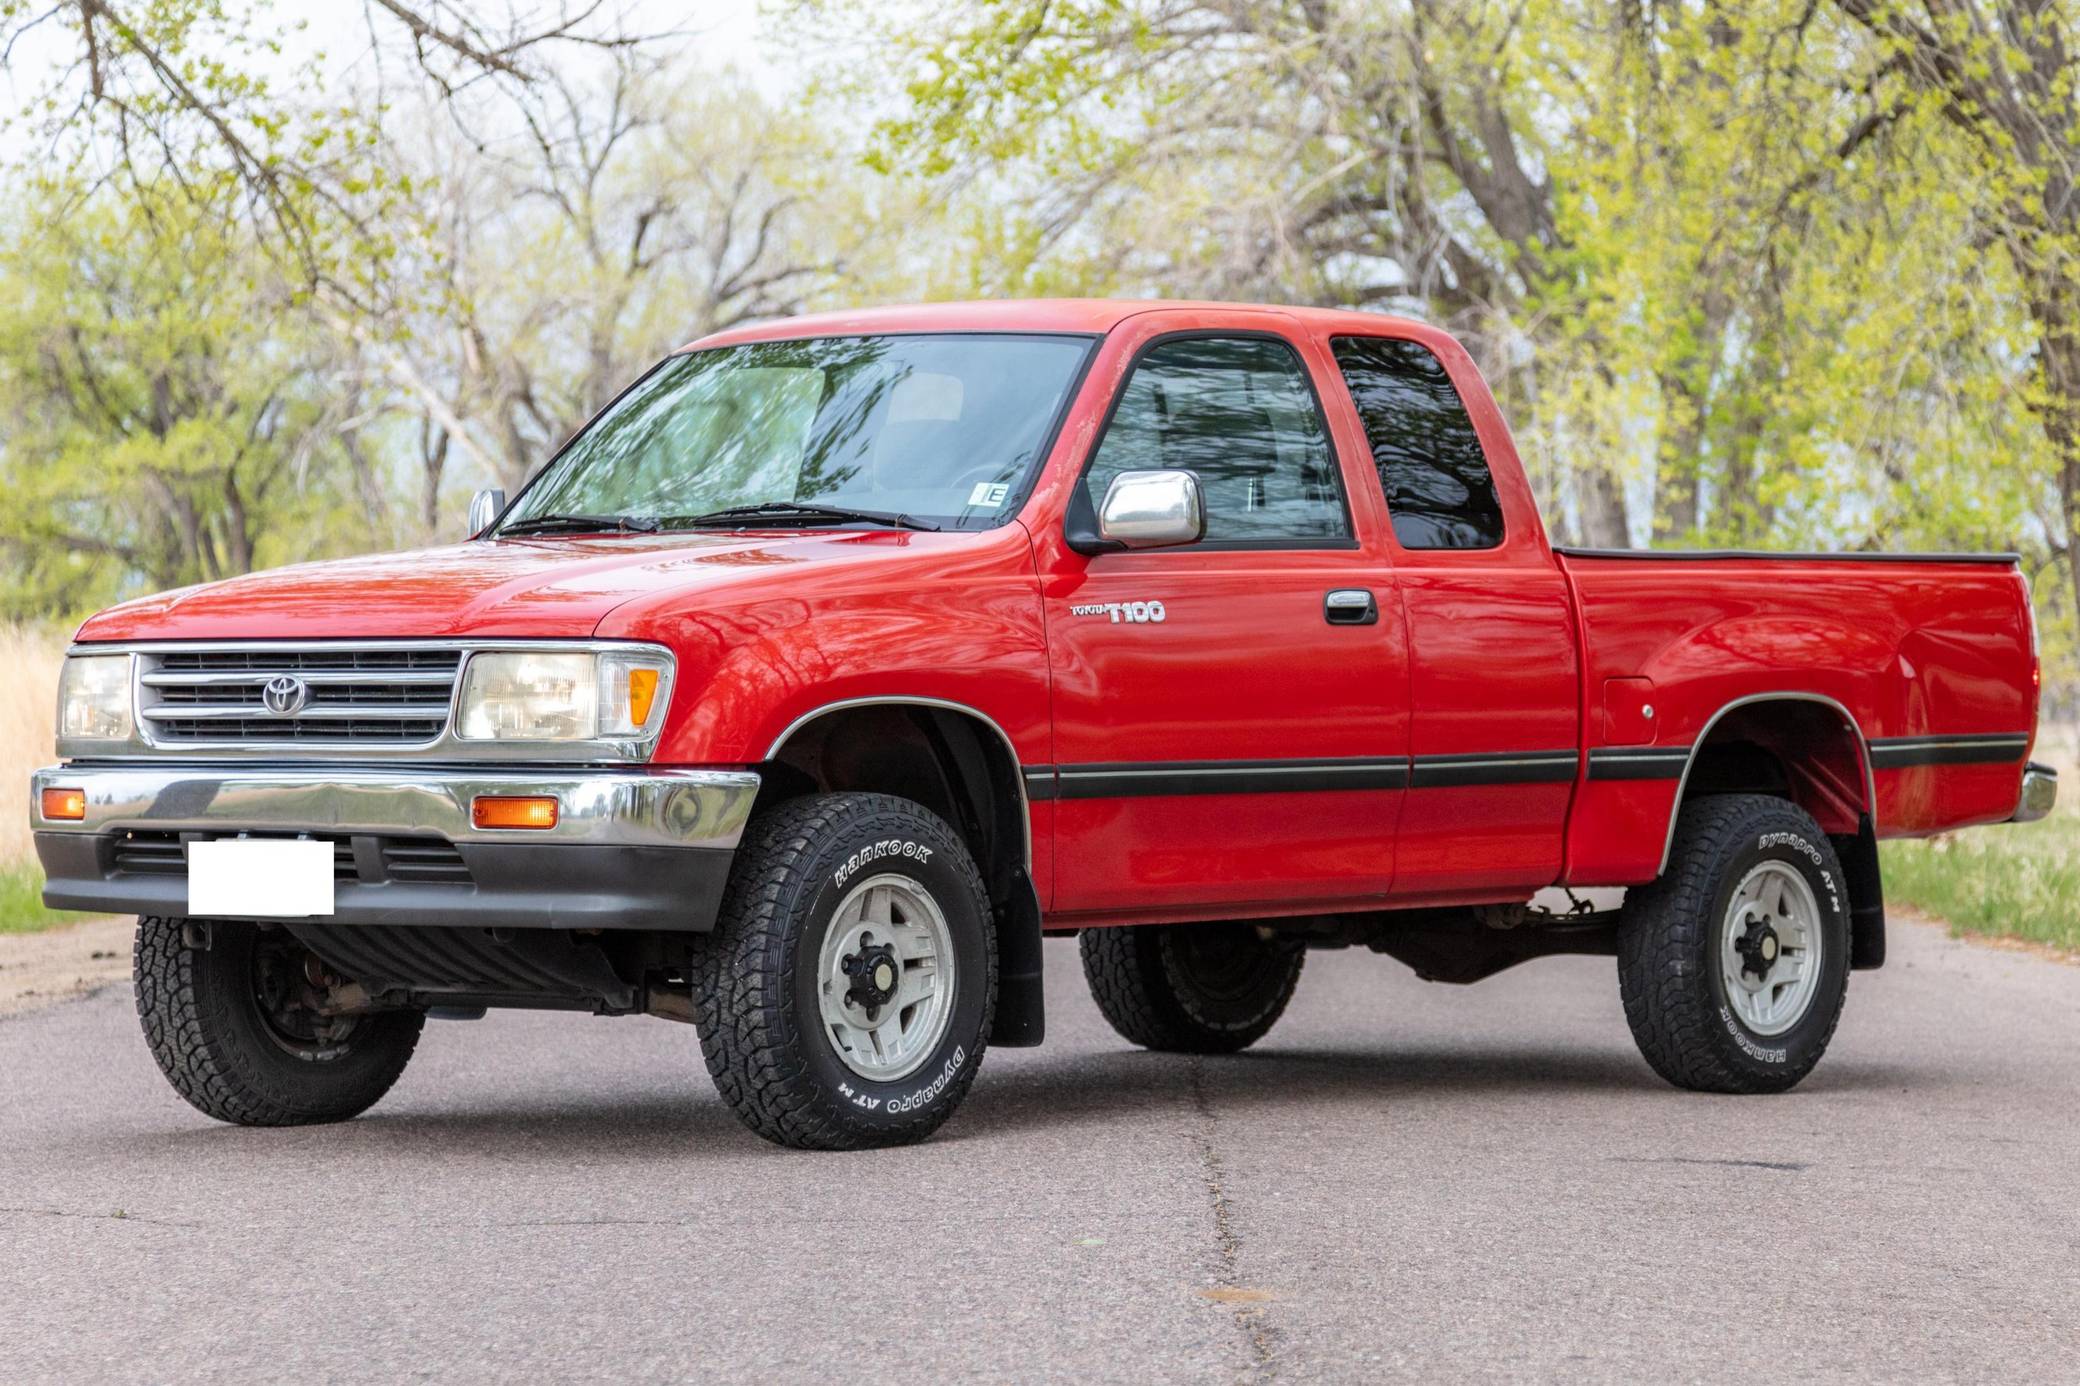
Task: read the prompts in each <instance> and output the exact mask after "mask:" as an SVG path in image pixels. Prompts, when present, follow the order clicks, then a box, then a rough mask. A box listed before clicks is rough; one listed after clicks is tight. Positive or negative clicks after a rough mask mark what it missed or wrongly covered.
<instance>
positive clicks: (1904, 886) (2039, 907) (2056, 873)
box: [1882, 811, 2080, 951]
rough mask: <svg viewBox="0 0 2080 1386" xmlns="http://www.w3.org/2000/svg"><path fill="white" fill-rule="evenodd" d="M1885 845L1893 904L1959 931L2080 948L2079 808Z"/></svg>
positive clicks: (1887, 895) (1887, 891)
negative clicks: (2031, 819)
mask: <svg viewBox="0 0 2080 1386" xmlns="http://www.w3.org/2000/svg"><path fill="white" fill-rule="evenodd" d="M1882 851H1883V853H1884V862H1885V901H1886V903H1887V904H1893V903H1898V904H1902V905H1911V906H1913V907H1914V908H1916V909H1919V910H1922V911H1924V912H1926V913H1928V914H1932V915H1935V916H1936V917H1937V918H1939V919H1945V920H1948V921H1949V922H1950V926H1951V929H1952V931H1953V932H1955V933H1960V934H1992V935H2001V936H2005V937H2008V938H2020V939H2028V940H2030V941H2031V942H2034V943H2045V944H2050V945H2051V946H2053V947H2055V948H2065V949H2071V950H2074V951H2080V814H2075V813H2072V812H2070V811H2067V812H2060V813H2054V814H2053V815H2052V816H2051V817H2049V818H2046V819H2044V820H2043V821H2041V822H2037V823H2021V824H2008V825H2003V826H2000V827H1990V828H1974V829H1972V830H1970V831H1968V832H1962V833H1956V834H1953V835H1951V836H1948V837H1939V838H1932V839H1930V840H1929V841H1927V842H1888V843H1886V844H1885V845H1884V847H1883V849H1882Z"/></svg>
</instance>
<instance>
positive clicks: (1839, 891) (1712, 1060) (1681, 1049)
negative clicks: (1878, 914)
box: [1618, 794, 1849, 1093]
mask: <svg viewBox="0 0 2080 1386" xmlns="http://www.w3.org/2000/svg"><path fill="white" fill-rule="evenodd" d="M1848 988H1849V900H1848V889H1847V885H1846V882H1845V878H1844V876H1843V875H1842V866H1841V863H1840V862H1839V861H1838V860H1836V858H1835V853H1834V847H1833V845H1832V844H1830V843H1829V842H1828V840H1827V835H1826V834H1825V833H1823V832H1821V831H1820V826H1819V825H1818V824H1817V823H1815V822H1814V821H1813V819H1812V817H1811V816H1810V815H1809V814H1807V813H1806V812H1805V810H1803V809H1801V808H1799V807H1798V806H1797V805H1795V804H1791V803H1787V802H1786V801H1784V800H1782V799H1776V798H1771V797H1768V796H1766V795H1760V794H1715V795H1708V796H1705V797H1701V798H1699V799H1696V800H1694V801H1692V802H1691V803H1688V804H1686V805H1684V806H1683V811H1682V814H1681V816H1680V817H1679V818H1678V819H1677V820H1676V834H1675V844H1674V850H1673V851H1672V852H1671V853H1670V855H1669V863H1668V870H1667V871H1666V872H1664V873H1663V874H1662V876H1661V879H1659V880H1657V881H1655V882H1653V883H1652V884H1651V885H1647V886H1642V887H1640V888H1638V889H1636V890H1633V891H1631V892H1630V893H1629V894H1628V895H1627V896H1626V898H1625V908H1624V914H1623V916H1622V919H1621V921H1620V924H1619V929H1618V990H1619V992H1620V994H1621V995H1622V996H1623V998H1624V1001H1625V1019H1626V1021H1627V1022H1628V1023H1629V1024H1630V1025H1631V1027H1632V1035H1633V1038H1634V1039H1635V1040H1636V1041H1637V1042H1638V1043H1639V1048H1640V1053H1641V1054H1643V1055H1645V1056H1646V1060H1647V1062H1648V1063H1649V1064H1651V1065H1652V1066H1653V1068H1654V1071H1655V1072H1657V1073H1659V1074H1660V1075H1661V1076H1662V1077H1664V1078H1666V1079H1667V1080H1668V1081H1669V1082H1671V1083H1674V1084H1675V1085H1676V1086H1678V1087H1683V1088H1691V1089H1695V1090H1696V1091H1699V1092H1724V1093H1762V1092H1782V1091H1784V1090H1785V1089H1786V1088H1789V1087H1791V1086H1792V1085H1793V1084H1795V1083H1797V1082H1798V1081H1799V1079H1801V1078H1803V1077H1805V1076H1806V1074H1807V1073H1809V1072H1811V1071H1812V1068H1813V1065H1815V1064H1817V1063H1818V1062H1820V1056H1821V1055H1822V1054H1823V1053H1825V1052H1826V1050H1827V1043H1828V1041H1829V1040H1830V1039H1831V1038H1832V1037H1833V1036H1834V1027H1835V1022H1836V1021H1838V1020H1839V1019H1840V1018H1841V1014H1842V1002H1843V999H1844V998H1845V997H1846V996H1847V994H1848Z"/></svg>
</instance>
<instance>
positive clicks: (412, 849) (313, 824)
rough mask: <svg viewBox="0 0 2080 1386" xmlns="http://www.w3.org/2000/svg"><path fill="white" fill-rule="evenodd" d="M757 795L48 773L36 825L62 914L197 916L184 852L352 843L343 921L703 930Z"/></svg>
mask: <svg viewBox="0 0 2080 1386" xmlns="http://www.w3.org/2000/svg"><path fill="white" fill-rule="evenodd" d="M758 784H759V779H758V776H757V775H756V774H753V773H751V772H748V771H734V770H578V769H554V770H540V771H533V770H512V769H493V770H486V769H475V768H462V769H437V768H435V767H431V766H412V767H409V768H374V767H360V766H355V767H342V766H304V767H294V768H276V769H264V768H251V769H248V768H246V767H243V766H237V767H227V766H222V765H188V766H161V765H139V764H134V763H133V764H106V765H96V764H91V763H78V764H73V765H66V766H59V767H55V768H53V769H49V770H41V771H38V772H37V773H36V775H35V776H34V778H33V782H32V784H31V787H30V816H31V820H32V823H33V826H34V828H35V830H36V850H37V855H38V856H39V857H40V858H41V859H42V862H43V868H44V874H45V877H46V885H45V887H44V902H45V903H46V904H47V905H49V906H51V907H52V908H55V909H74V910H94V911H101V912H105V913H117V914H166V915H184V914H186V913H187V903H188V901H187V875H186V870H185V864H184V861H183V853H184V850H185V848H184V846H183V844H185V843H186V842H187V841H190V840H194V839H196V838H212V837H225V836H238V835H241V834H248V835H256V836H295V837H315V838H322V839H325V840H328V841H331V842H332V843H334V844H335V845H334V863H335V870H334V886H333V897H334V912H333V913H332V914H331V915H329V916H326V921H325V922H329V923H334V924H417V925H445V926H458V925H461V926H469V925H478V926H484V927H493V926H498V927H506V928H550V929H670V930H682V931H687V930H691V931H699V930H706V929H710V928H712V927H714V922H715V913H716V910H717V908H718V907H719V905H720V903H721V898H722V889H723V885H724V883H725V882H726V881H727V879H728V875H729V866H730V861H731V859H732V857H733V856H734V853H735V849H736V846H737V841H738V839H739V838H740V837H741V836H742V834H743V830H744V824H745V822H746V820H747V819H748V818H749V817H750V814H751V805H752V801H753V800H754V799H755V798H756V796H757V793H758ZM57 788H63V789H76V790H79V791H81V792H82V793H83V794H84V796H85V799H86V813H85V817H84V818H82V819H79V820H73V821H56V820H51V819H47V818H45V817H44V816H43V814H42V791H43V790H44V789H57ZM479 795H552V796H554V797H555V798H556V800H557V803H558V815H557V823H556V825H555V826H554V827H552V828H547V829H506V830H484V829H479V828H476V827H475V826H473V825H472V823H471V812H470V805H471V802H472V801H473V800H474V799H475V798H477V797H478V796H479ZM449 849H452V850H449Z"/></svg>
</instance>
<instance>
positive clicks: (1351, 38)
mask: <svg viewBox="0 0 2080 1386" xmlns="http://www.w3.org/2000/svg"><path fill="white" fill-rule="evenodd" d="M801 8H804V7H798V10H799V9H801ZM805 8H806V9H807V11H808V12H809V13H811V14H814V15H815V16H816V19H817V22H818V23H820V24H828V23H829V22H830V21H831V19H832V15H833V12H834V11H838V10H842V9H844V8H846V7H842V6H835V5H831V4H828V3H825V4H820V5H811V6H807V7H805ZM1922 10H1923V7H1922V6H1920V5H1908V4H1905V3H1899V4H1890V5H1887V4H1879V3H1876V0H1873V3H1870V4H1863V3H1859V0H1837V3H1835V4H1831V5H1830V4H1821V5H1816V4H1813V3H1810V0H1756V3H1751V4H1744V5H1739V6H1734V5H1729V4H1724V3H1719V0H1697V2H1696V3H1686V4H1675V5H1657V6H1638V5H1632V4H1620V3H1612V0H1547V3H1540V4H1531V5H1523V4H1513V3H1502V0H1469V2H1468V3H1464V4H1445V3H1441V2H1440V0H1384V3H1380V2H1376V0H1249V3H1243V4H1226V3H1213V2H1212V0H1052V2H1051V3H1044V4H1043V3H1034V0H984V2H983V3H980V4H966V3H961V4H953V3H947V4H935V5H929V6H927V7H926V9H925V11H924V12H923V13H922V14H921V15H920V17H919V18H918V21H917V23H916V24H915V25H914V26H912V27H911V28H910V29H908V30H907V31H906V32H903V33H899V34H897V35H894V36H892V37H884V38H882V39H880V40H879V46H880V51H881V52H882V53H884V54H885V55H886V57H887V65H888V67H889V68H890V69H891V70H892V71H893V72H894V73H895V74H896V75H895V78H894V80H893V81H892V82H891V83H890V84H888V86H887V87H886V88H883V89H882V90H880V91H879V92H878V93H877V95H878V97H879V99H880V100H881V101H882V102H883V103H894V106H895V113H894V114H893V115H891V116H890V117H889V118H887V119H885V120H884V121H883V122H882V123H881V125H880V126H879V128H878V132H877V138H876V144H875V146H874V154H873V157H874V160H875V162H876V163H877V165H879V166H882V167H887V168H892V169H897V170H908V171H909V172H911V173H912V174H914V175H915V176H919V177H925V178H944V179H951V180H955V181H956V182H957V185H958V186H960V187H962V188H963V189H981V190H982V193H981V198H982V200H983V201H984V202H985V203H986V204H987V205H989V206H990V208H991V222H990V225H991V226H992V227H993V228H994V229H995V230H996V232H997V234H996V235H995V237H994V239H993V240H978V243H977V244H978V249H984V250H986V251H988V252H991V253H994V254H996V255H997V256H999V257H1001V261H1002V265H1003V268H1002V271H1001V272H1000V273H999V274H997V275H996V276H994V277H993V278H992V279H990V280H988V281H986V282H987V287H988V288H990V289H992V290H994V291H1018V290H1021V289H1023V288H1024V286H1025V285H1027V284H1029V283H1032V282H1036V281H1046V282H1052V283H1056V284H1066V285H1068V286H1071V287H1072V288H1073V287H1087V288H1089V289H1092V290H1095V291H1099V292H1115V291H1120V290H1126V291H1135V290H1139V291H1143V292H1147V291H1151V290H1153V291H1155V292H1159V293H1185V294H1198V293H1204V294H1208V295H1209V296H1219V297H1233V296H1249V297H1262V298H1271V299H1290V300H1299V301H1307V302H1319V303H1325V304H1335V305H1356V306H1367V307H1380V308H1387V309H1392V310H1398V311H1403V312H1410V313H1413V314H1417V315H1420V316H1423V317H1426V318H1429V319H1431V320H1433V321H1439V322H1442V323H1444V324H1445V325H1447V326H1451V327H1453V328H1455V329H1456V330H1458V331H1459V332H1460V333H1461V335H1462V336H1464V337H1466V338H1467V339H1468V341H1469V344H1470V345H1471V346H1472V347H1473V349H1474V351H1475V354H1476V356H1477V357H1479V358H1480V359H1481V361H1482V364H1483V366H1484V368H1485V369H1486V370H1487V372H1488V374H1489V377H1490V380H1491V382H1492V383H1493V384H1494V385H1495V387H1496V390H1497V393H1498V395H1499V396H1500V398H1501V399H1502V401H1503V403H1504V405H1505V408H1506V409H1507V410H1508V411H1509V412H1510V413H1511V415H1512V418H1513V423H1514V424H1515V426H1516V431H1517V434H1518V440H1519V444H1520V448H1521V449H1522V451H1523V453H1524V456H1525V459H1526V462H1527V465H1528V466H1529V467H1530V469H1531V472H1532V475H1533V479H1534V482H1535V484H1537V485H1538V487H1539V489H1540V491H1541V497H1542V500H1543V501H1544V502H1545V505H1546V508H1547V511H1548V515H1549V518H1550V519H1551V520H1552V521H1553V522H1554V523H1555V524H1556V526H1557V527H1558V528H1559V529H1560V530H1561V531H1562V532H1563V533H1564V534H1567V535H1569V536H1570V537H1575V538H1590V539H1596V540H1599V541H1603V542H1626V541H1627V540H1630V541H1633V542H1638V541H1640V540H1643V539H1647V538H1649V537H1651V538H1652V539H1654V540H1656V541H1662V542H1669V543H1690V544H1698V543H1702V544H1721V543H1735V544H1757V545H1764V546H1767V545H1777V546H1783V547H1808V546H1827V547H1846V548H1881V549H1882V548H1906V547H1929V548H1938V549H1940V548H1995V549H2007V548H2017V547H2019V548H2022V549H2023V550H2025V552H2026V553H2027V555H2028V558H2029V566H2030V568H2031V570H2032V571H2033V572H2034V573H2035V574H2036V575H2037V577H2038V581H2037V583H2036V587H2035V590H2036V595H2037V600H2038V607H2039V613H2040V618H2041V623H2042V625H2043V627H2044V630H2045V636H2046V647H2047V652H2048V653H2049V655H2050V656H2051V658H2052V659H2053V661H2054V663H2053V665H2052V668H2053V672H2054V674H2055V675H2056V676H2057V677H2058V678H2059V680H2060V681H2061V682H2062V683H2063V684H2065V685H2066V686H2071V685H2072V684H2073V682H2074V680H2075V678H2076V676H2080V662H2076V660H2075V657H2074V652H2075V649H2076V644H2080V630H2076V625H2075V606H2076V602H2080V551H2076V549H2075V546H2074V545H2073V543H2072V539H2071V535H2072V532H2073V521H2072V517H2071V516H2070V515H2069V514H2068V513H2067V512H2068V510H2069V509H2070V508H2071V505H2072V503H2073V500H2074V497H2075V496H2076V495H2080V443H2069V442H2064V441H2062V440H2061V432H2060V428H2061V422H2060V421H2061V419H2063V418H2066V417H2068V416H2070V417H2072V418H2073V420H2074V423H2075V425H2076V427H2080V367H2076V374H2075V376H2074V378H2073V379H2071V380H2070V381H2062V380H2061V379H2060V378H2059V377H2058V376H2057V374H2056V372H2055V371H2053V370H2052V369H2051V368H2050V366H2049V365H2048V364H2047V363H2049V362H2050V361H2051V360H2052V359H2053V357H2054V356H2055V355H2056V352H2057V349H2058V347H2059V344H2060V342H2061V341H2062V337H2061V335H2060V334H2061V331H2062V330H2063V329H2060V328H2059V327H2058V326H2057V322H2056V316H2057V313H2058V311H2059V309H2060V305H2059V303H2058V302H2056V301H2054V300H2055V299H2056V295H2053V294H2047V292H2046V290H2045V288H2044V284H2045V281H2046V278H2047V275H2050V274H2051V272H2052V271H2053V270H2054V269H2056V268H2057V267H2059V266H2069V265H2071V264H2073V263H2075V262H2076V261H2075V257H2074V256H2073V247H2072V245H2071V244H2070V243H2069V242H2067V241H2066V240H2063V239H2061V236H2060V234H2055V233H2054V232H2053V231H2051V230H2047V229H2046V226H2045V216H2044V209H2045V208H2046V207H2048V206H2049V205H2051V202H2052V201H2053V200H2054V199H2055V195H2057V194H2059V191H2060V189H2061V188H2064V189H2067V190H2070V188H2071V176H2070V172H2068V173H2066V174H2063V175H2061V174H2059V173H2058V172H2057V170H2058V169H2060V168H2061V167H2065V168H2067V169H2068V170H2070V167H2071V165H2072V163H2073V162H2075V159H2074V157H2073V156H2074V151H2075V150H2080V140H2076V134H2080V132H2076V130H2075V129H2074V128H2073V122H2072V118H2071V117H2072V110H2071V97H2072V87H2073V83H2074V76H2073V65H2072V64H2064V65H2063V66H2062V67H2061V66H2060V64H2059V63H2058V62H2057V61H2055V60H2054V59H2055V57H2056V55H2055V54H2054V55H2052V56H2051V57H2046V56H2045V45H2047V44H2051V43H2053V42H2066V41H2069V40H2070V38H2071V32H2072V28H2073V17H2072V7H2071V5H2070V4H2069V3H2062V4H2054V5H2050V6H2047V7H2043V8H2042V9H2041V11H2037V10H2035V9H2033V8H2032V7H2028V6H2019V5H2009V4H2005V3H2001V0H1975V3H1972V4H1965V5H1960V6H1956V7H1943V13H1944V15H1945V18H1944V19H1943V21H1942V24H1941V25H1940V26H1939V29H1940V35H1939V37H1941V38H1942V39H1943V40H1944V41H1947V42H1952V43H1954V44H1955V45H1957V46H1958V50H1959V52H1960V53H1961V54H1962V55H1963V56H1962V57H1961V58H1960V59H1959V65H1960V66H1961V67H1962V68H1963V69H1964V70H1965V71H1966V72H1968V73H1982V74H1987V75H1986V77H1985V82H1986V85H1985V88H1984V93H1985V95H1984V101H1985V103H1986V104H1987V105H1989V106H1992V105H1995V104H1997V102H1996V97H1997V96H1998V97H1999V98H2000V99H2001V100H2008V99H2009V97H2010V96H2012V98H2013V100H2012V101H2010V104H2013V102H2015V101H2019V102H2021V103H2023V104H2024V105H2025V106H2029V110H2028V111H2027V112H2025V114H2026V115H2029V116H2030V118H2031V119H2034V120H2036V124H2035V125H2034V126H2029V125H2027V124H2025V125H2024V126H2023V127H2022V128H2023V129H2024V131H2025V135H2024V137H2022V138H2014V137H2011V136H2010V135H2009V134H2008V133H2006V132H2007V131H2008V128H2009V127H2008V126H2006V125H2003V124H2001V123H2000V122H1999V121H1990V122H1989V121H1985V120H1978V119H1975V118H1972V117H1969V116H1968V115H1967V114H1966V113H1964V112H1961V110H1960V104H1959V101H1958V99H1957V92H1956V91H1955V90H1952V89H1951V88H1948V87H1945V86H1943V84H1942V82H1940V81H1938V80H1936V79H1935V77H1933V76H1930V75H1929V74H1931V73H1941V72H1945V71H1948V69H1947V68H1945V67H1943V65H1942V64H1941V63H1940V62H1937V61H1935V60H1932V59H1929V58H1928V56H1927V54H1925V53H1922V52H1920V51H1919V50H1916V49H1915V48H1914V46H1913V45H1914V44H1915V43H1916V42H1918V41H1919V40H1918V39H1916V38H1915V37H1914V35H1915V34H1918V32H1919V31H1918V30H1914V29H1913V28H1912V26H1911V24H1906V21H1907V20H1909V19H1911V18H1913V17H1914V16H1918V15H1920V14H1921V13H1922ZM1996 11H1997V12H1998V14H1999V18H2000V20H2001V21H2002V22H1994V21H1993V20H1992V19H1989V18H1988V16H1989V15H1990V14H1992V13H1993V12H1996ZM2011 12H2013V13H2011ZM2011 18H2012V19H2014V20H2015V22H2014V23H2012V24H2010V23H2006V21H2007V20H2008V19H2011ZM1902 24H1906V27H1905V28H1901V27H1900V25H1902ZM862 41H866V42H870V43H871V42H874V41H875V40H873V39H872V38H871V37H866V36H863V38H862ZM2059 51H2061V52H2062V51H2063V50H2059ZM2032 63H2034V64H2035V67H2034V68H2033V67H2032ZM2038 70H2054V71H2058V72H2061V73H2062V76H2060V77H2058V78H2057V79H2055V80H2054V81H2052V82H2051V84H2050V87H2049V88H2048V89H2047V90H2046V91H2044V92H2041V93H2037V94H2035V95H2032V94H2031V92H2032V89H2031V88H2030V86H2029V79H2030V76H2031V73H2032V72H2034V71H2038ZM2031 102H2034V103H2035V104H2034V105H2030V104H2029V103H2031ZM2061 102H2063V103H2064V104H2063V105H2062V106H2061V105H2060V103H2061ZM2002 109H2003V110H2005V109H2006V108H2005V107H2002ZM2031 131H2034V132H2035V133H2034V134H2032V133H2030V132H2031ZM2032 141H2034V143H2032ZM2060 151H2063V153H2061V152H2060ZM2061 159H2065V160H2066V163H2065V164H2064V165H2061V163H2060V160H2061ZM2061 178H2063V180H2064V181H2063V182H2061V181H2060V180H2061ZM2058 205H2059V206H2061V207H2064V206H2068V205H2070V206H2072V207H2074V208H2076V209H2080V197H2073V196H2066V197H2065V198H2064V200H2063V201H2062V202H2059V203H2058ZM2068 279H2069V280H2070V281H2072V287H2073V294H2072V297H2073V298H2074V299H2075V301H2076V302H2075V304H2074V305H2072V306H2074V307H2076V309H2080V279H2075V278H2074V277H2073V276H2072V275H2071V273H2070V271H2068ZM2073 340H2074V342H2075V344H2076V357H2080V327H2076V328H2075V329H2073Z"/></svg>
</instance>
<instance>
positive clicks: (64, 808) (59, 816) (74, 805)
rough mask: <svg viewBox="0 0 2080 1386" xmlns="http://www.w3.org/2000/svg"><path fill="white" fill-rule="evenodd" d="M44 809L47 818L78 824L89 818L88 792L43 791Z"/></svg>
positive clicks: (72, 790)
mask: <svg viewBox="0 0 2080 1386" xmlns="http://www.w3.org/2000/svg"><path fill="white" fill-rule="evenodd" d="M42 807H43V816H44V817H45V818H50V819H56V820H59V821H65V822H73V823H77V822H79V821H80V820H81V819H82V818H85V817H86V816H87V791H86V790H84V789H46V790H44V791H43V805H42Z"/></svg>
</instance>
